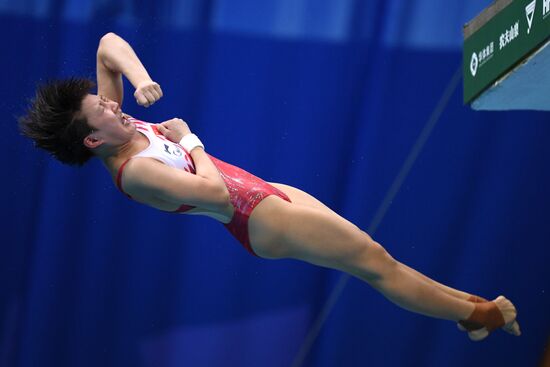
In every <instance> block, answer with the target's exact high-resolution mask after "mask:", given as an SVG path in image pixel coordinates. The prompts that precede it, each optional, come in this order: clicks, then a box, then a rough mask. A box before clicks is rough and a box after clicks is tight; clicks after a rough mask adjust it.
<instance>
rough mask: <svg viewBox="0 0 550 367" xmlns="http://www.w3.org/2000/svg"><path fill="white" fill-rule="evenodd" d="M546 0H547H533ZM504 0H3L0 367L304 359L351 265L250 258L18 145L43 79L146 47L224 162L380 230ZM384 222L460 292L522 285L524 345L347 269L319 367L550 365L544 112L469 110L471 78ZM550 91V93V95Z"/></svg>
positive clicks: (317, 347)
mask: <svg viewBox="0 0 550 367" xmlns="http://www.w3.org/2000/svg"><path fill="white" fill-rule="evenodd" d="M539 1H540V0H539ZM489 3H490V1H488V0H485V1H482V2H479V1H473V0H469V1H458V0H453V1H444V2H442V1H435V0H434V1H429V0H423V1H421V0H408V1H395V0H392V1H389V0H381V1H374V0H369V1H365V0H356V1H354V0H322V1H321V0H284V1H283V0H278V1H276V0H269V1H253V0H239V1H235V0H232V1H230V0H217V1H199V0H193V1H191V0H187V1H184V0H180V1H168V0H159V1H156V2H153V1H148V2H134V1H131V0H125V1H120V2H111V1H103V0H102V1H91V0H84V1H82V0H71V1H52V0H49V1H45V0H42V1H19V2H15V1H8V0H0V31H1V32H2V34H3V35H4V37H3V41H4V42H3V48H2V49H3V52H2V56H1V57H0V68H1V69H0V70H2V83H3V87H2V88H1V90H0V97H1V98H0V114H1V121H2V130H3V132H2V134H1V135H0V144H1V145H0V146H1V147H2V150H3V152H2V154H1V157H2V158H0V159H1V162H0V163H1V166H2V167H3V172H4V174H3V176H4V177H3V179H2V180H1V182H2V186H1V191H0V192H1V193H2V194H1V195H2V206H3V208H2V209H3V210H2V212H1V214H0V215H1V218H0V219H1V225H2V228H1V230H2V237H1V238H2V240H1V245H0V365H2V366H56V367H61V366H99V365H101V366H290V365H291V364H292V361H293V360H295V358H296V355H297V353H298V351H299V350H300V347H301V346H302V345H303V343H304V339H305V336H306V334H307V333H308V331H309V330H310V328H311V326H312V324H313V323H314V320H315V319H316V318H317V316H318V314H319V312H320V310H321V309H322V308H323V306H324V304H325V302H326V301H327V299H328V297H329V295H330V293H331V291H332V290H333V287H334V286H335V284H336V283H337V281H338V280H339V279H340V276H341V274H340V273H338V272H335V271H331V270H326V269H321V268H316V267H313V266H310V265H308V264H304V263H299V262H297V261H291V260H281V261H268V260H262V259H256V258H253V257H251V256H250V255H248V254H247V253H246V252H245V251H244V250H243V249H242V248H240V246H239V245H238V243H237V242H236V241H235V240H234V239H233V238H232V237H230V236H229V234H228V233H226V230H225V229H224V228H223V226H221V225H220V224H218V223H216V222H215V221H213V220H211V219H208V218H205V217H194V216H178V215H170V214H167V213H162V212H157V211H155V210H153V209H150V208H147V207H144V206H140V205H139V204H137V203H135V202H132V201H129V200H127V199H126V198H125V197H124V196H123V195H121V194H120V193H119V192H117V190H116V189H115V188H114V187H113V185H112V183H111V181H110V179H109V176H108V175H107V173H106V172H105V171H104V170H103V168H102V166H101V164H100V163H99V162H98V161H95V160H94V161H91V162H90V163H89V164H88V165H87V166H85V167H84V168H81V169H75V168H71V167H65V166H62V165H61V164H59V163H58V162H56V161H54V160H53V159H52V158H50V157H49V156H48V155H47V154H45V153H44V152H42V151H38V150H36V149H34V148H33V147H32V144H31V143H30V142H29V141H27V140H25V139H23V138H22V137H21V136H19V134H18V132H17V128H16V120H15V116H18V115H20V114H22V113H23V111H24V108H25V106H26V99H28V98H29V97H31V96H32V94H33V91H34V88H35V85H36V83H37V82H39V81H41V80H45V79H48V78H57V77H66V76H70V75H84V76H91V77H94V73H95V51H96V48H97V43H98V41H99V38H100V37H101V36H102V35H103V34H105V33H106V32H108V31H114V32H116V33H118V34H120V35H121V36H122V37H123V38H125V39H126V40H128V41H129V42H130V44H131V45H132V46H133V47H134V49H135V50H136V52H137V54H138V55H139V56H140V57H141V59H142V61H143V63H144V64H145V65H146V67H147V68H148V70H149V72H150V74H151V75H152V77H153V78H154V79H155V80H156V81H158V82H159V83H160V84H161V86H162V87H163V90H164V93H165V97H164V99H162V100H161V101H160V102H158V103H157V104H156V105H155V106H154V107H152V108H150V109H147V110H145V109H142V108H140V107H138V106H136V105H135V102H134V101H133V98H132V92H133V90H132V88H131V85H129V84H128V83H126V101H125V105H124V110H125V111H126V112H128V113H130V114H132V115H134V116H136V117H140V118H142V119H144V120H147V121H152V122H159V121H162V120H165V119H169V118H172V117H176V116H177V117H181V118H184V119H186V120H187V121H188V122H189V125H190V127H191V129H192V130H193V131H194V132H195V133H196V134H197V135H199V136H200V137H201V139H202V140H203V141H204V142H205V144H206V146H207V151H208V152H209V153H210V154H212V155H214V156H217V157H219V158H221V159H223V160H225V161H227V162H230V163H233V164H236V165H238V166H241V167H243V168H245V169H247V170H249V171H251V172H252V173H254V174H256V175H258V176H260V177H262V178H264V179H265V180H268V181H272V182H282V183H287V184H290V185H293V186H296V187H299V188H301V189H303V190H305V191H307V192H310V193H311V194H313V195H315V196H316V197H318V198H319V199H320V200H322V201H323V202H325V203H326V204H327V205H329V206H330V207H331V208H333V209H334V210H336V211H337V212H339V213H340V214H342V215H343V216H345V217H346V218H348V219H350V220H351V221H352V222H354V223H355V224H357V225H359V226H360V227H362V228H364V229H367V227H368V226H369V224H370V223H371V222H372V220H373V217H374V215H375V213H376V211H377V208H379V206H380V205H381V203H382V201H383V198H384V197H385V195H386V193H387V191H388V188H389V187H390V185H391V183H392V182H393V181H394V179H395V177H396V175H397V173H398V172H399V170H400V168H401V167H402V165H403V162H404V161H405V159H406V158H407V156H408V155H409V152H410V150H411V148H412V147H413V145H414V143H415V141H417V138H418V137H419V135H420V133H421V131H422V129H423V128H424V126H425V124H426V122H427V121H428V120H429V118H430V116H431V114H432V112H433V111H434V109H435V108H436V105H437V104H438V102H439V101H440V98H441V95H442V93H443V91H444V90H445V88H446V87H448V86H449V81H450V80H451V78H452V75H453V74H454V73H455V71H456V70H457V69H458V68H459V66H460V64H461V28H462V25H463V23H465V22H466V21H468V20H470V19H472V18H473V17H474V16H475V15H476V14H477V13H478V12H479V11H481V10H482V9H483V8H484V7H486V6H488V5H489ZM451 91H453V93H452V96H451V99H450V101H449V103H448V104H447V105H446V108H445V109H444V112H443V114H442V116H441V119H440V120H439V123H438V124H437V125H436V126H435V128H434V130H433V132H432V133H431V136H430V137H429V139H428V141H427V142H426V145H425V146H424V148H423V150H422V151H421V153H420V155H419V156H418V159H417V161H416V162H415V164H414V166H413V167H412V170H411V172H410V174H409V175H408V177H407V178H406V180H405V181H404V183H403V185H402V187H401V190H400V191H399V193H398V194H397V196H396V197H395V198H394V200H393V201H392V203H391V206H390V207H389V211H388V212H387V214H386V215H385V217H384V218H383V220H382V222H381V223H380V226H378V227H377V230H376V232H375V233H372V234H373V236H374V237H375V239H376V240H378V241H379V242H381V243H382V244H383V245H384V246H385V247H386V248H387V249H388V250H389V251H390V253H392V255H393V256H394V257H396V258H397V259H399V260H401V261H403V262H405V263H407V264H409V265H410V266H412V267H414V268H416V269H418V270H419V271H421V272H424V273H426V274H427V275H429V276H431V277H433V278H435V279H437V280H439V281H442V282H444V283H447V284H449V285H451V286H454V287H457V288H460V289H464V290H467V291H469V292H473V293H476V294H480V295H483V296H485V297H487V298H495V297H496V296H498V295H499V294H504V295H506V296H507V297H509V298H510V299H511V300H512V301H514V303H515V304H516V306H517V307H518V310H519V316H518V320H519V322H520V324H521V326H522V330H523V333H524V334H523V336H521V337H520V338H514V337H512V336H510V335H508V334H505V333H503V332H501V331H498V332H496V333H494V334H493V335H492V336H491V337H490V338H488V339H487V340H485V341H483V342H481V343H473V342H470V341H469V339H468V338H467V336H466V335H465V334H464V333H461V332H459V331H458V330H457V329H456V327H455V325H453V324H452V323H450V322H446V321H441V320H435V319H430V318H427V317H424V316H420V315H416V314H412V313H409V312H407V311H404V310H402V309H399V308H397V307H395V306H394V305H392V304H391V303H390V302H388V301H387V300H385V299H384V298H383V297H382V296H381V295H379V294H378V293H376V292H375V291H373V290H372V289H371V288H369V287H368V286H367V285H366V284H364V283H361V282H360V281H358V280H354V279H352V280H350V282H349V283H348V284H347V286H346V287H345V289H344V291H343V292H342V293H341V296H340V297H339V298H338V300H337V302H336V304H335V307H334V309H333V311H332V312H331V313H330V315H329V316H328V319H327V321H326V324H325V325H324V327H323V328H322V329H321V332H320V334H319V337H318V338H317V339H316V341H315V343H314V344H313V346H312V349H311V350H310V351H309V353H307V355H306V358H305V360H304V363H303V364H302V365H303V366H366V365H368V366H372V367H374V366H422V367H426V366H450V367H452V366H464V365H468V366H487V365H491V366H492V365H497V363H500V364H501V365H505V366H535V365H537V364H538V361H539V360H540V357H541V354H542V353H543V350H544V348H545V344H546V341H547V337H548V335H549V332H550V312H549V310H550V287H549V285H550V284H549V283H550V267H549V266H548V264H549V260H550V256H549V255H550V250H549V249H548V238H549V237H550V225H549V224H548V218H549V215H548V207H549V206H550V193H549V191H548V187H549V185H550V173H549V170H548V162H549V157H550V145H549V144H548V137H549V136H550V117H549V115H548V114H547V113H533V112H511V113H497V112H490V113H488V112H485V113H479V112H473V111H471V110H470V109H469V108H468V107H467V106H463V105H462V99H461V96H462V90H461V85H458V87H457V88H454V89H451ZM549 103H550V101H549Z"/></svg>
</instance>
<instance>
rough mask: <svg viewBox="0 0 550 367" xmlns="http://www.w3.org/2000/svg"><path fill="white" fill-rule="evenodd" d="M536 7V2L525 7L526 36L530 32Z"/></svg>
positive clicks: (534, 0) (535, 0)
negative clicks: (527, 25)
mask: <svg viewBox="0 0 550 367" xmlns="http://www.w3.org/2000/svg"><path fill="white" fill-rule="evenodd" d="M536 7H537V0H533V1H531V2H530V3H529V4H527V6H526V7H525V16H526V17H527V23H528V24H529V27H528V28H527V34H529V32H531V26H532V25H533V17H534V16H535V8H536Z"/></svg>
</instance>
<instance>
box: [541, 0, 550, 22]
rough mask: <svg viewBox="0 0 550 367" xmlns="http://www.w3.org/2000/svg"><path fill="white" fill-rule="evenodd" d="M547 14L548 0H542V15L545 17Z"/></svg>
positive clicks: (549, 3)
mask: <svg viewBox="0 0 550 367" xmlns="http://www.w3.org/2000/svg"><path fill="white" fill-rule="evenodd" d="M548 14H550V0H544V2H543V3H542V16H543V17H544V18H546V16H547V15H548Z"/></svg>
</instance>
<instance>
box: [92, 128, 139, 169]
mask: <svg viewBox="0 0 550 367" xmlns="http://www.w3.org/2000/svg"><path fill="white" fill-rule="evenodd" d="M140 135H141V134H135V135H134V136H133V137H132V139H130V140H129V141H127V142H126V143H123V144H121V145H118V146H116V147H111V148H110V149H107V150H105V151H103V152H100V153H99V154H98V155H97V156H98V158H99V159H100V160H101V161H102V162H103V164H104V165H105V166H106V167H107V168H109V167H114V166H117V163H118V162H120V161H125V160H127V159H129V158H131V157H133V156H134V155H136V154H138V153H139V152H141V151H142V150H143V149H145V146H144V144H143V140H142V139H140ZM108 150H110V152H109V151H108Z"/></svg>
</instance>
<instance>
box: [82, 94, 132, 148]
mask: <svg viewBox="0 0 550 367" xmlns="http://www.w3.org/2000/svg"><path fill="white" fill-rule="evenodd" d="M81 112H82V114H83V115H84V116H85V117H86V118H87V120H88V125H89V126H90V127H91V128H92V130H93V131H92V133H90V134H89V135H88V137H87V138H91V139H95V142H99V144H98V145H97V146H99V145H101V144H103V143H107V144H109V145H117V144H122V143H125V142H127V141H128V140H130V138H131V137H132V135H133V133H134V132H135V125H134V124H133V123H131V122H130V121H128V120H127V119H126V118H125V117H123V115H122V110H121V109H120V106H119V105H118V103H117V102H115V101H111V100H110V99H108V98H106V97H103V96H98V95H95V94H88V95H87V96H86V97H84V99H83V100H82V107H81ZM91 148H95V146H93V147H91Z"/></svg>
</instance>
